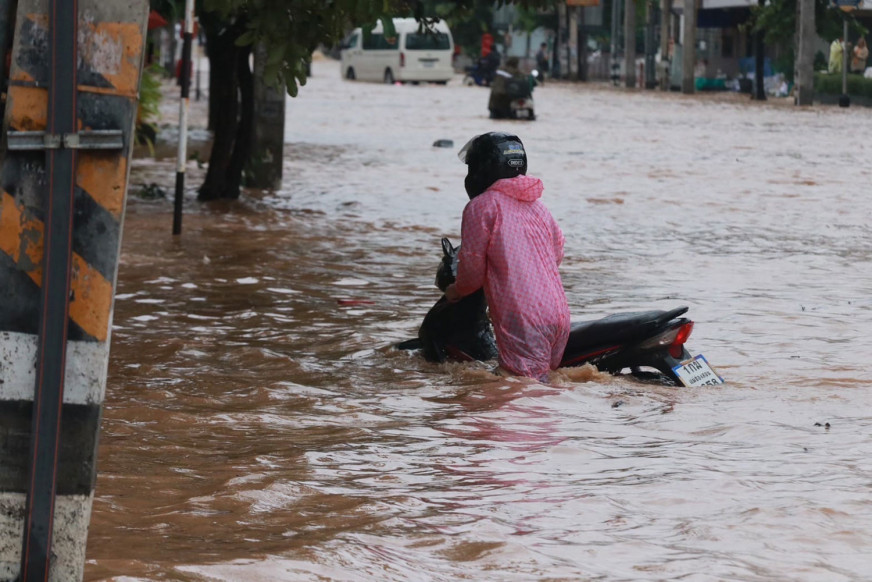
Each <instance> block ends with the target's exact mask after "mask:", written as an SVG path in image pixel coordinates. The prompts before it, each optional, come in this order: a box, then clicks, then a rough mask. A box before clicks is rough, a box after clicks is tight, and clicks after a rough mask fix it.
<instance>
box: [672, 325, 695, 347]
mask: <svg viewBox="0 0 872 582" xmlns="http://www.w3.org/2000/svg"><path fill="white" fill-rule="evenodd" d="M692 331H693V322H692V321H688V322H687V323H685V324H684V325H682V326H681V327H680V328H678V335H676V336H675V340H674V341H673V342H672V345H673V346H683V345H684V342H686V341H687V338H689V337H690V332H692Z"/></svg>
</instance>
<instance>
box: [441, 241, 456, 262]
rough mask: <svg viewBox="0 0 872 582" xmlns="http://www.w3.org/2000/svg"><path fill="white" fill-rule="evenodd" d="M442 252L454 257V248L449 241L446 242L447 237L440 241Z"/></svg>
mask: <svg viewBox="0 0 872 582" xmlns="http://www.w3.org/2000/svg"><path fill="white" fill-rule="evenodd" d="M442 252H443V253H445V254H446V255H447V256H449V257H450V256H453V255H454V247H453V246H452V245H451V241H450V240H448V238H447V237H444V238H443V239H442Z"/></svg>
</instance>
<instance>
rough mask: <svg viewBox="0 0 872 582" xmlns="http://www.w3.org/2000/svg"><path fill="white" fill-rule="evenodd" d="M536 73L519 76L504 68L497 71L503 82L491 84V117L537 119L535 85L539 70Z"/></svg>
mask: <svg viewBox="0 0 872 582" xmlns="http://www.w3.org/2000/svg"><path fill="white" fill-rule="evenodd" d="M534 73H535V74H530V75H529V76H528V77H518V76H512V75H510V74H509V73H506V72H505V71H502V70H500V71H497V75H498V76H500V77H502V79H501V81H502V82H501V83H492V84H491V96H490V100H489V107H488V109H489V110H490V118H491V119H526V120H529V121H533V120H534V119H536V113H535V107H534V105H533V87H534V86H535V85H536V77H537V76H538V71H534Z"/></svg>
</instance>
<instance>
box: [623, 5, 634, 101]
mask: <svg viewBox="0 0 872 582" xmlns="http://www.w3.org/2000/svg"><path fill="white" fill-rule="evenodd" d="M624 69H625V73H624V84H625V85H626V86H627V87H631V88H632V87H635V86H636V2H635V0H624Z"/></svg>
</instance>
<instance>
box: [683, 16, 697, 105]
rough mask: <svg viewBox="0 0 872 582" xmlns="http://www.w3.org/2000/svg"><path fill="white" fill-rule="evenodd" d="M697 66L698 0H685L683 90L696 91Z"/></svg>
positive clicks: (690, 93) (686, 92)
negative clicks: (694, 73)
mask: <svg viewBox="0 0 872 582" xmlns="http://www.w3.org/2000/svg"><path fill="white" fill-rule="evenodd" d="M695 66H696V0H684V35H683V36H682V38H681V92H682V93H684V94H685V95H692V94H693V93H694V92H695V91H696V85H695V81H694V78H693V72H694V71H693V69H694V67H695Z"/></svg>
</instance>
